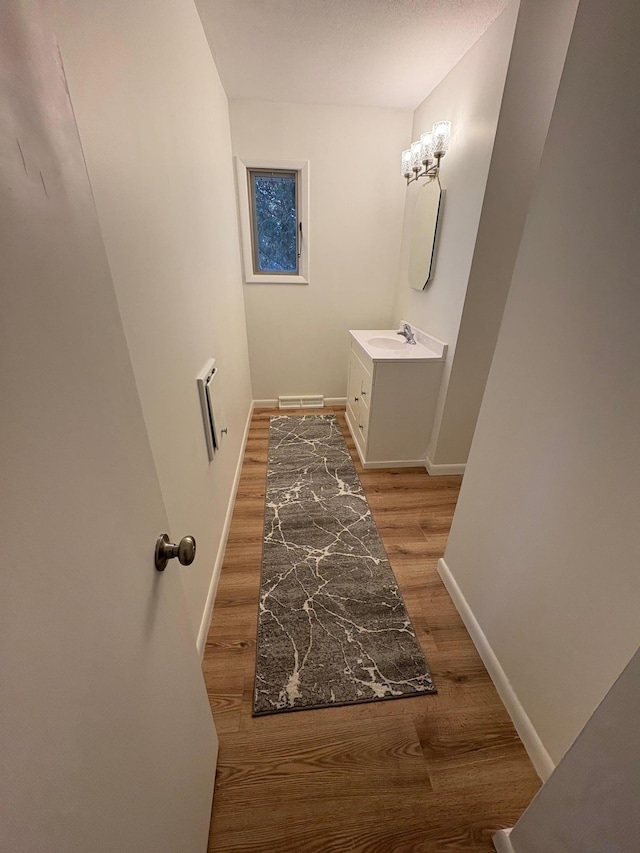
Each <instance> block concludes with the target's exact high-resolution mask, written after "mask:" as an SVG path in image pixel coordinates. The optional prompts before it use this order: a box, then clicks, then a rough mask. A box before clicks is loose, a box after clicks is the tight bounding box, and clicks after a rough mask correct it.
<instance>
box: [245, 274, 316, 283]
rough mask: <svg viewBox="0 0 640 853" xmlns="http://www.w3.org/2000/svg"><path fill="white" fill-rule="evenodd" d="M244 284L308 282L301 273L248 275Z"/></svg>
mask: <svg viewBox="0 0 640 853" xmlns="http://www.w3.org/2000/svg"><path fill="white" fill-rule="evenodd" d="M245 284H309V279H308V278H305V276H303V275H249V276H247V277H246V279H245Z"/></svg>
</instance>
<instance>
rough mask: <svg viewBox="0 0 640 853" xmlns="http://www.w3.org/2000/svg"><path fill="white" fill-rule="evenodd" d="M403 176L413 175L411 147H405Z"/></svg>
mask: <svg viewBox="0 0 640 853" xmlns="http://www.w3.org/2000/svg"><path fill="white" fill-rule="evenodd" d="M402 177H403V178H410V177H411V149H410V148H405V150H404V151H403V152H402Z"/></svg>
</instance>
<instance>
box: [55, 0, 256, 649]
mask: <svg viewBox="0 0 640 853" xmlns="http://www.w3.org/2000/svg"><path fill="white" fill-rule="evenodd" d="M53 14H54V21H55V27H56V31H57V34H58V37H59V40H60V43H61V49H62V56H63V60H64V63H65V68H66V72H67V76H68V79H69V87H70V92H71V97H72V101H73V105H74V109H75V113H76V117H77V121H78V126H79V130H80V136H81V141H82V145H83V148H84V152H85V157H86V161H87V167H88V171H89V176H90V180H91V185H92V187H93V192H94V195H95V199H96V205H97V210H98V215H99V219H100V225H101V228H102V233H103V236H104V241H105V246H106V249H107V255H108V258H109V264H110V267H111V272H112V275H113V279H114V285H115V289H116V294H117V298H118V304H119V307H120V311H121V314H122V319H123V324H124V328H125V333H126V336H127V342H128V345H129V349H130V352H131V359H132V363H133V368H134V372H135V376H136V382H137V385H138V391H139V394H140V398H141V401H142V406H143V410H144V416H145V422H146V425H147V429H148V432H149V438H150V441H151V446H152V449H153V454H154V459H155V463H156V466H157V470H158V476H159V479H160V485H161V488H162V492H163V497H164V501H165V504H166V508H167V513H168V516H169V523H170V528H171V530H170V533H171V535H172V537H174V540H175V539H179V538H180V537H181V536H184V535H185V534H187V533H189V534H193V535H195V537H196V539H197V542H198V556H197V559H196V562H195V563H194V564H193V565H192V566H191V567H189V568H185V569H181V570H180V571H181V572H182V577H183V582H184V588H185V594H186V598H187V603H188V606H189V610H190V614H191V619H192V623H193V627H194V634H197V632H198V631H199V629H200V626H201V621H202V618H203V612H204V610H205V602H206V600H207V593H208V590H209V585H210V581H211V577H212V572H213V569H214V564H215V561H216V557H217V553H218V547H219V544H220V537H221V532H222V528H223V522H224V518H225V513H226V510H227V505H228V501H229V497H230V492H231V487H232V481H233V477H234V472H235V469H236V464H237V462H238V457H239V454H240V449H241V440H242V436H243V430H244V426H245V421H246V417H247V413H248V409H249V405H250V400H251V390H250V377H249V366H248V354H247V344H246V332H245V323H244V306H243V300H242V290H241V276H240V255H239V248H238V235H237V223H236V212H235V190H234V179H233V167H232V157H231V144H230V134H229V122H228V108H227V99H226V96H225V93H224V90H223V88H222V85H221V83H220V80H219V77H218V74H217V71H216V67H215V65H214V62H213V60H212V58H211V53H210V50H209V46H208V44H207V40H206V38H205V36H204V32H203V30H202V25H201V22H200V19H199V17H198V13H197V11H196V8H195V6H194V4H193V2H191V0H136V2H131V0H89V2H80V0H60V2H58V3H57V4H56V6H55V9H54V10H53ZM210 356H213V357H215V358H217V359H218V365H219V368H220V374H219V379H218V380H217V381H218V382H219V388H218V390H219V395H220V402H221V404H222V407H223V409H224V412H225V423H226V425H227V427H228V430H229V433H228V436H227V437H226V438H225V442H224V445H223V448H222V450H221V451H220V454H219V457H218V458H217V459H216V460H215V463H214V464H213V465H211V466H209V465H208V460H207V454H206V447H205V441H204V434H203V428H202V418H201V413H200V408H199V402H198V396H197V389H196V382H195V377H196V374H197V373H198V371H199V370H200V368H201V367H202V366H203V364H204V362H205V361H206V359H207V358H208V357H210ZM158 532H161V531H158ZM171 570H172V571H179V569H177V568H175V566H173V565H172V567H171Z"/></svg>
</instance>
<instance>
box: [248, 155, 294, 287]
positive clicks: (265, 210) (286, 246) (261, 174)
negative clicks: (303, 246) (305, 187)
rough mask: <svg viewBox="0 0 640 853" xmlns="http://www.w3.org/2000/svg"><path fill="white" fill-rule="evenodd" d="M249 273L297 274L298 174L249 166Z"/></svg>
mask: <svg viewBox="0 0 640 853" xmlns="http://www.w3.org/2000/svg"><path fill="white" fill-rule="evenodd" d="M249 193H250V196H249V204H250V206H251V244H252V250H253V272H254V275H259V274H260V273H262V274H265V273H267V274H268V273H271V274H273V273H287V274H289V275H297V274H298V231H299V227H298V226H299V220H298V173H297V172H294V171H282V172H275V171H273V172H267V171H262V170H258V169H249Z"/></svg>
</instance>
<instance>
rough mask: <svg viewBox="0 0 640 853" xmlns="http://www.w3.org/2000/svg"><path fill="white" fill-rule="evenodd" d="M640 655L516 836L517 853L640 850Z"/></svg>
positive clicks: (632, 852) (513, 840)
mask: <svg viewBox="0 0 640 853" xmlns="http://www.w3.org/2000/svg"><path fill="white" fill-rule="evenodd" d="M639 707H640V652H636V654H635V655H634V657H633V659H632V660H631V662H630V663H629V665H628V666H627V667H626V669H625V670H624V672H623V673H622V675H621V676H620V678H619V679H618V681H617V682H616V683H615V684H614V686H613V687H612V688H611V690H610V691H609V693H608V694H607V695H606V696H605V698H604V699H603V700H602V703H601V705H600V706H599V707H598V708H597V710H596V711H595V713H594V715H593V717H591V719H590V720H589V722H588V723H587V725H586V726H585V727H584V729H583V730H582V732H581V733H580V734H579V735H578V737H577V739H576V741H575V743H574V744H573V746H572V747H571V748H570V749H569V752H568V753H567V754H566V755H565V757H564V758H563V759H562V761H561V762H560V764H559V765H558V767H557V769H556V770H555V772H554V773H553V775H552V776H551V778H550V779H549V781H548V782H547V783H546V784H545V785H544V786H543V787H542V788H541V789H540V791H539V792H538V794H537V796H536V798H535V799H534V801H533V802H532V804H531V805H530V806H529V808H528V809H527V810H526V812H525V813H524V814H523V815H522V817H521V818H520V820H519V821H518V823H517V824H516V826H515V828H514V829H513V831H512V832H511V835H510V841H511V844H512V845H513V849H514V851H515V853H549V851H554V853H603V852H604V851H611V853H637V851H638V850H640V809H639V808H638V755H639V754H640V726H639V725H638V708H639Z"/></svg>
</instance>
